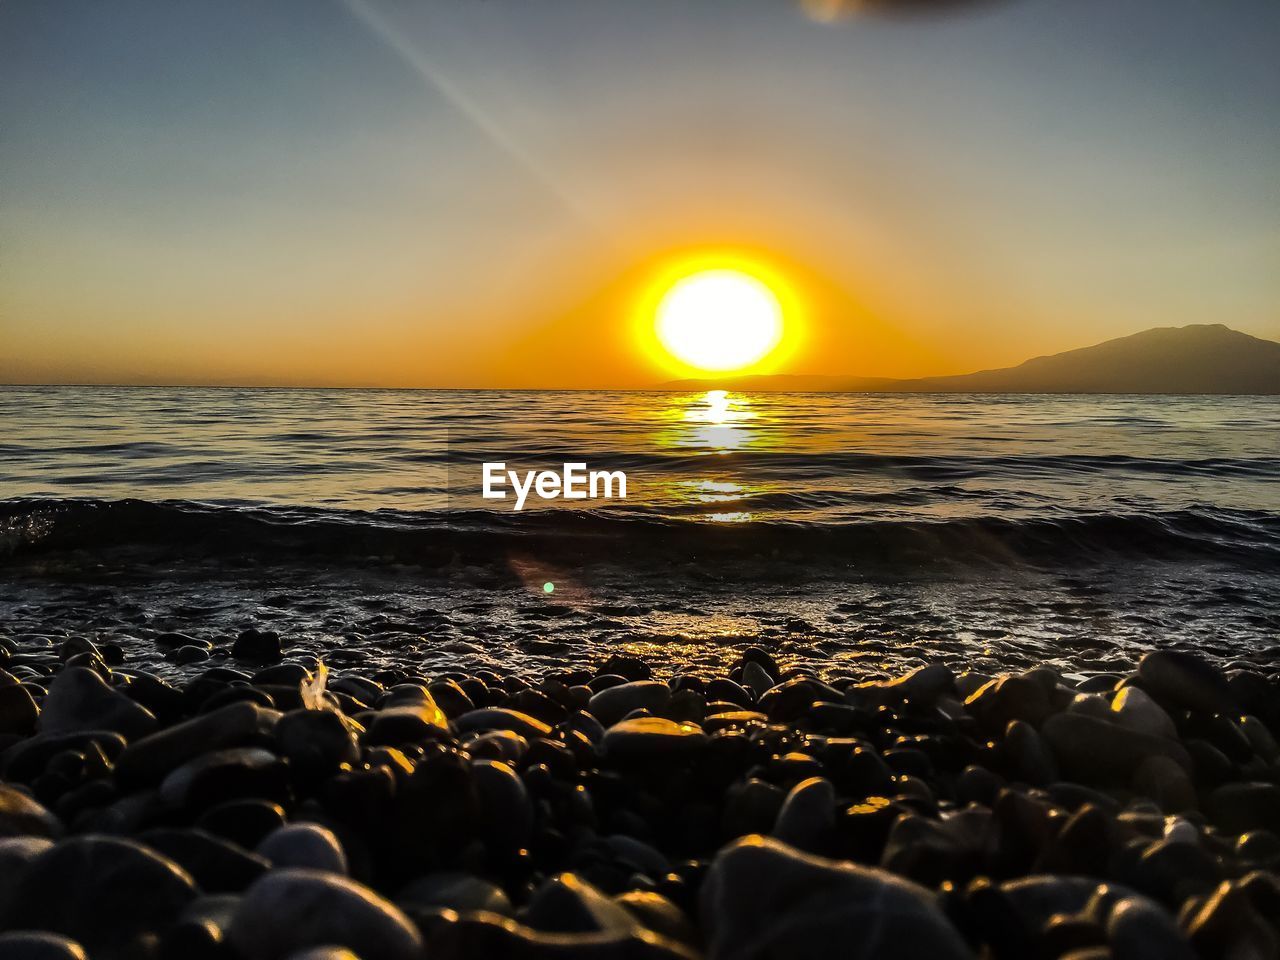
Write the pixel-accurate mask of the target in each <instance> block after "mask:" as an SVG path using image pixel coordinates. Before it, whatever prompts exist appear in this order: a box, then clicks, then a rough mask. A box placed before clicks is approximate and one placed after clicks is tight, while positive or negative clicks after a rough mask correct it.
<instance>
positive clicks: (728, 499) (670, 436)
mask: <svg viewBox="0 0 1280 960" xmlns="http://www.w3.org/2000/svg"><path fill="white" fill-rule="evenodd" d="M668 415H669V419H670V420H671V421H672V423H671V427H670V429H668V430H666V431H664V432H662V433H660V434H659V436H658V437H657V438H656V439H657V445H658V446H659V447H660V448H666V449H671V450H690V451H693V450H696V451H698V452H701V453H705V454H709V455H715V454H726V453H730V452H733V451H739V450H748V449H763V448H768V447H770V446H776V445H779V444H780V442H781V438H780V437H778V436H776V435H772V434H771V432H770V431H769V430H767V429H762V427H764V426H765V425H764V424H762V422H761V420H760V416H759V414H758V413H757V411H756V410H755V409H753V407H752V405H751V401H750V400H749V399H748V398H747V397H745V396H742V395H741V394H731V393H729V391H727V390H709V391H707V392H706V393H705V394H703V395H701V396H694V397H689V396H681V397H679V398H678V399H676V400H674V401H673V403H672V405H671V408H670V410H669V411H668ZM673 486H674V487H675V489H673V490H672V491H671V494H672V495H673V496H674V498H676V499H679V500H683V501H685V502H691V503H724V504H730V503H733V502H736V501H741V500H744V499H747V498H748V497H750V496H753V495H756V494H758V493H760V492H762V489H763V488H762V487H760V486H755V485H752V486H750V487H748V486H747V485H745V484H743V483H742V482H741V481H740V480H731V479H727V478H724V477H720V476H709V477H703V478H696V479H686V480H680V481H677V482H676V483H675V484H674V485H673ZM702 519H703V520H706V521H708V522H712V523H745V522H747V521H750V520H752V519H753V515H752V513H751V512H750V511H746V510H724V511H719V512H715V513H708V514H703V515H702Z"/></svg>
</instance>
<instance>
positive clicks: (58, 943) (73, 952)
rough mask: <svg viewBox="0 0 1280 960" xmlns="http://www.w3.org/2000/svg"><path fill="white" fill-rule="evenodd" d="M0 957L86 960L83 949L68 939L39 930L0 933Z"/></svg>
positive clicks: (21, 959)
mask: <svg viewBox="0 0 1280 960" xmlns="http://www.w3.org/2000/svg"><path fill="white" fill-rule="evenodd" d="M0 957H4V958H5V960H88V954H86V953H85V952H84V947H82V946H80V944H78V943H76V942H75V941H74V940H72V939H71V938H70V937H63V936H59V935H58V934H56V933H45V932H44V931H40V930H13V931H10V932H9V933H0Z"/></svg>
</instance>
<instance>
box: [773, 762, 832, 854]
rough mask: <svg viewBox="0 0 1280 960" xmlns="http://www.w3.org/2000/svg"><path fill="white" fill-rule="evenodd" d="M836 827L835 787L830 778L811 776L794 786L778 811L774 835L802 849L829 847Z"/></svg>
mask: <svg viewBox="0 0 1280 960" xmlns="http://www.w3.org/2000/svg"><path fill="white" fill-rule="evenodd" d="M835 828H836V791H835V787H833V786H832V785H831V781H830V780H826V779H823V778H822V777H810V778H809V779H808V780H804V781H801V782H800V783H798V784H796V785H795V786H794V787H792V788H791V792H790V793H789V794H787V798H786V800H785V802H784V803H783V805H782V809H781V810H779V811H778V820H777V823H775V824H774V827H773V835H774V836H775V837H777V838H778V839H779V840H781V841H782V842H783V843H786V844H790V845H791V846H793V847H796V848H798V849H800V850H807V851H811V852H821V851H823V850H824V849H827V847H828V845H829V844H830V841H831V835H832V834H833V833H834V832H835Z"/></svg>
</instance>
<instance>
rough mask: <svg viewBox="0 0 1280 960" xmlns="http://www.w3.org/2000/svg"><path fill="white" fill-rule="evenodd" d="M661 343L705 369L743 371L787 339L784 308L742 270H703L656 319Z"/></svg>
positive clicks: (675, 290) (667, 298) (679, 286)
mask: <svg viewBox="0 0 1280 960" xmlns="http://www.w3.org/2000/svg"><path fill="white" fill-rule="evenodd" d="M655 326H656V332H657V335H658V340H659V342H660V343H661V344H662V345H663V347H665V348H666V350H667V351H668V352H670V353H671V354H672V356H674V357H676V359H678V360H680V361H682V362H684V363H686V364H688V365H689V366H692V367H698V368H700V369H702V370H715V371H724V370H741V369H742V368H744V367H748V366H751V365H752V364H754V363H757V362H759V361H760V360H762V359H764V357H766V356H767V355H768V354H769V353H770V352H772V350H773V349H774V348H775V347H776V346H778V344H779V343H780V342H781V340H782V332H783V331H782V327H783V319H782V305H781V303H779V302H778V298H777V296H775V295H774V293H773V291H772V290H770V289H769V288H768V287H767V286H766V285H765V284H764V283H762V282H761V281H760V280H757V279H756V278H755V277H753V276H751V275H750V274H746V273H742V272H741V271H739V270H704V271H701V272H699V273H695V274H692V275H690V276H687V277H684V278H683V279H681V280H678V281H677V282H676V283H675V284H673V285H672V287H671V288H670V289H669V290H668V291H667V292H666V294H665V295H664V296H663V297H662V300H661V301H660V302H659V304H658V309H657V314H656V323H655Z"/></svg>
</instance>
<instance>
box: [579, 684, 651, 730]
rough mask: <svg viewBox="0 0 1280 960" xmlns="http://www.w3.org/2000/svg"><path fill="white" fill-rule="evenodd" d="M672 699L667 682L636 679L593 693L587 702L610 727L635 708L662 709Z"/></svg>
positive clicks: (599, 718)
mask: <svg viewBox="0 0 1280 960" xmlns="http://www.w3.org/2000/svg"><path fill="white" fill-rule="evenodd" d="M670 700H671V688H670V687H668V686H667V685H666V684H665V683H658V682H657V681H655V680H634V681H632V682H630V683H620V684H618V685H617V686H616V687H609V688H608V689H607V690H601V691H600V692H599V693H597V694H595V695H593V696H592V697H591V699H590V700H589V701H588V702H587V710H588V711H590V713H591V715H592V716H594V717H595V718H596V719H597V720H599V721H600V722H601V723H602V724H604V725H605V726H606V727H610V726H612V725H613V724H615V723H617V722H618V721H619V720H621V719H622V718H623V717H625V716H626V715H627V714H629V713H631V712H632V711H634V710H648V711H650V712H657V711H659V710H662V709H663V708H664V707H666V705H667V703H668V702H669V701H670Z"/></svg>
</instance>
